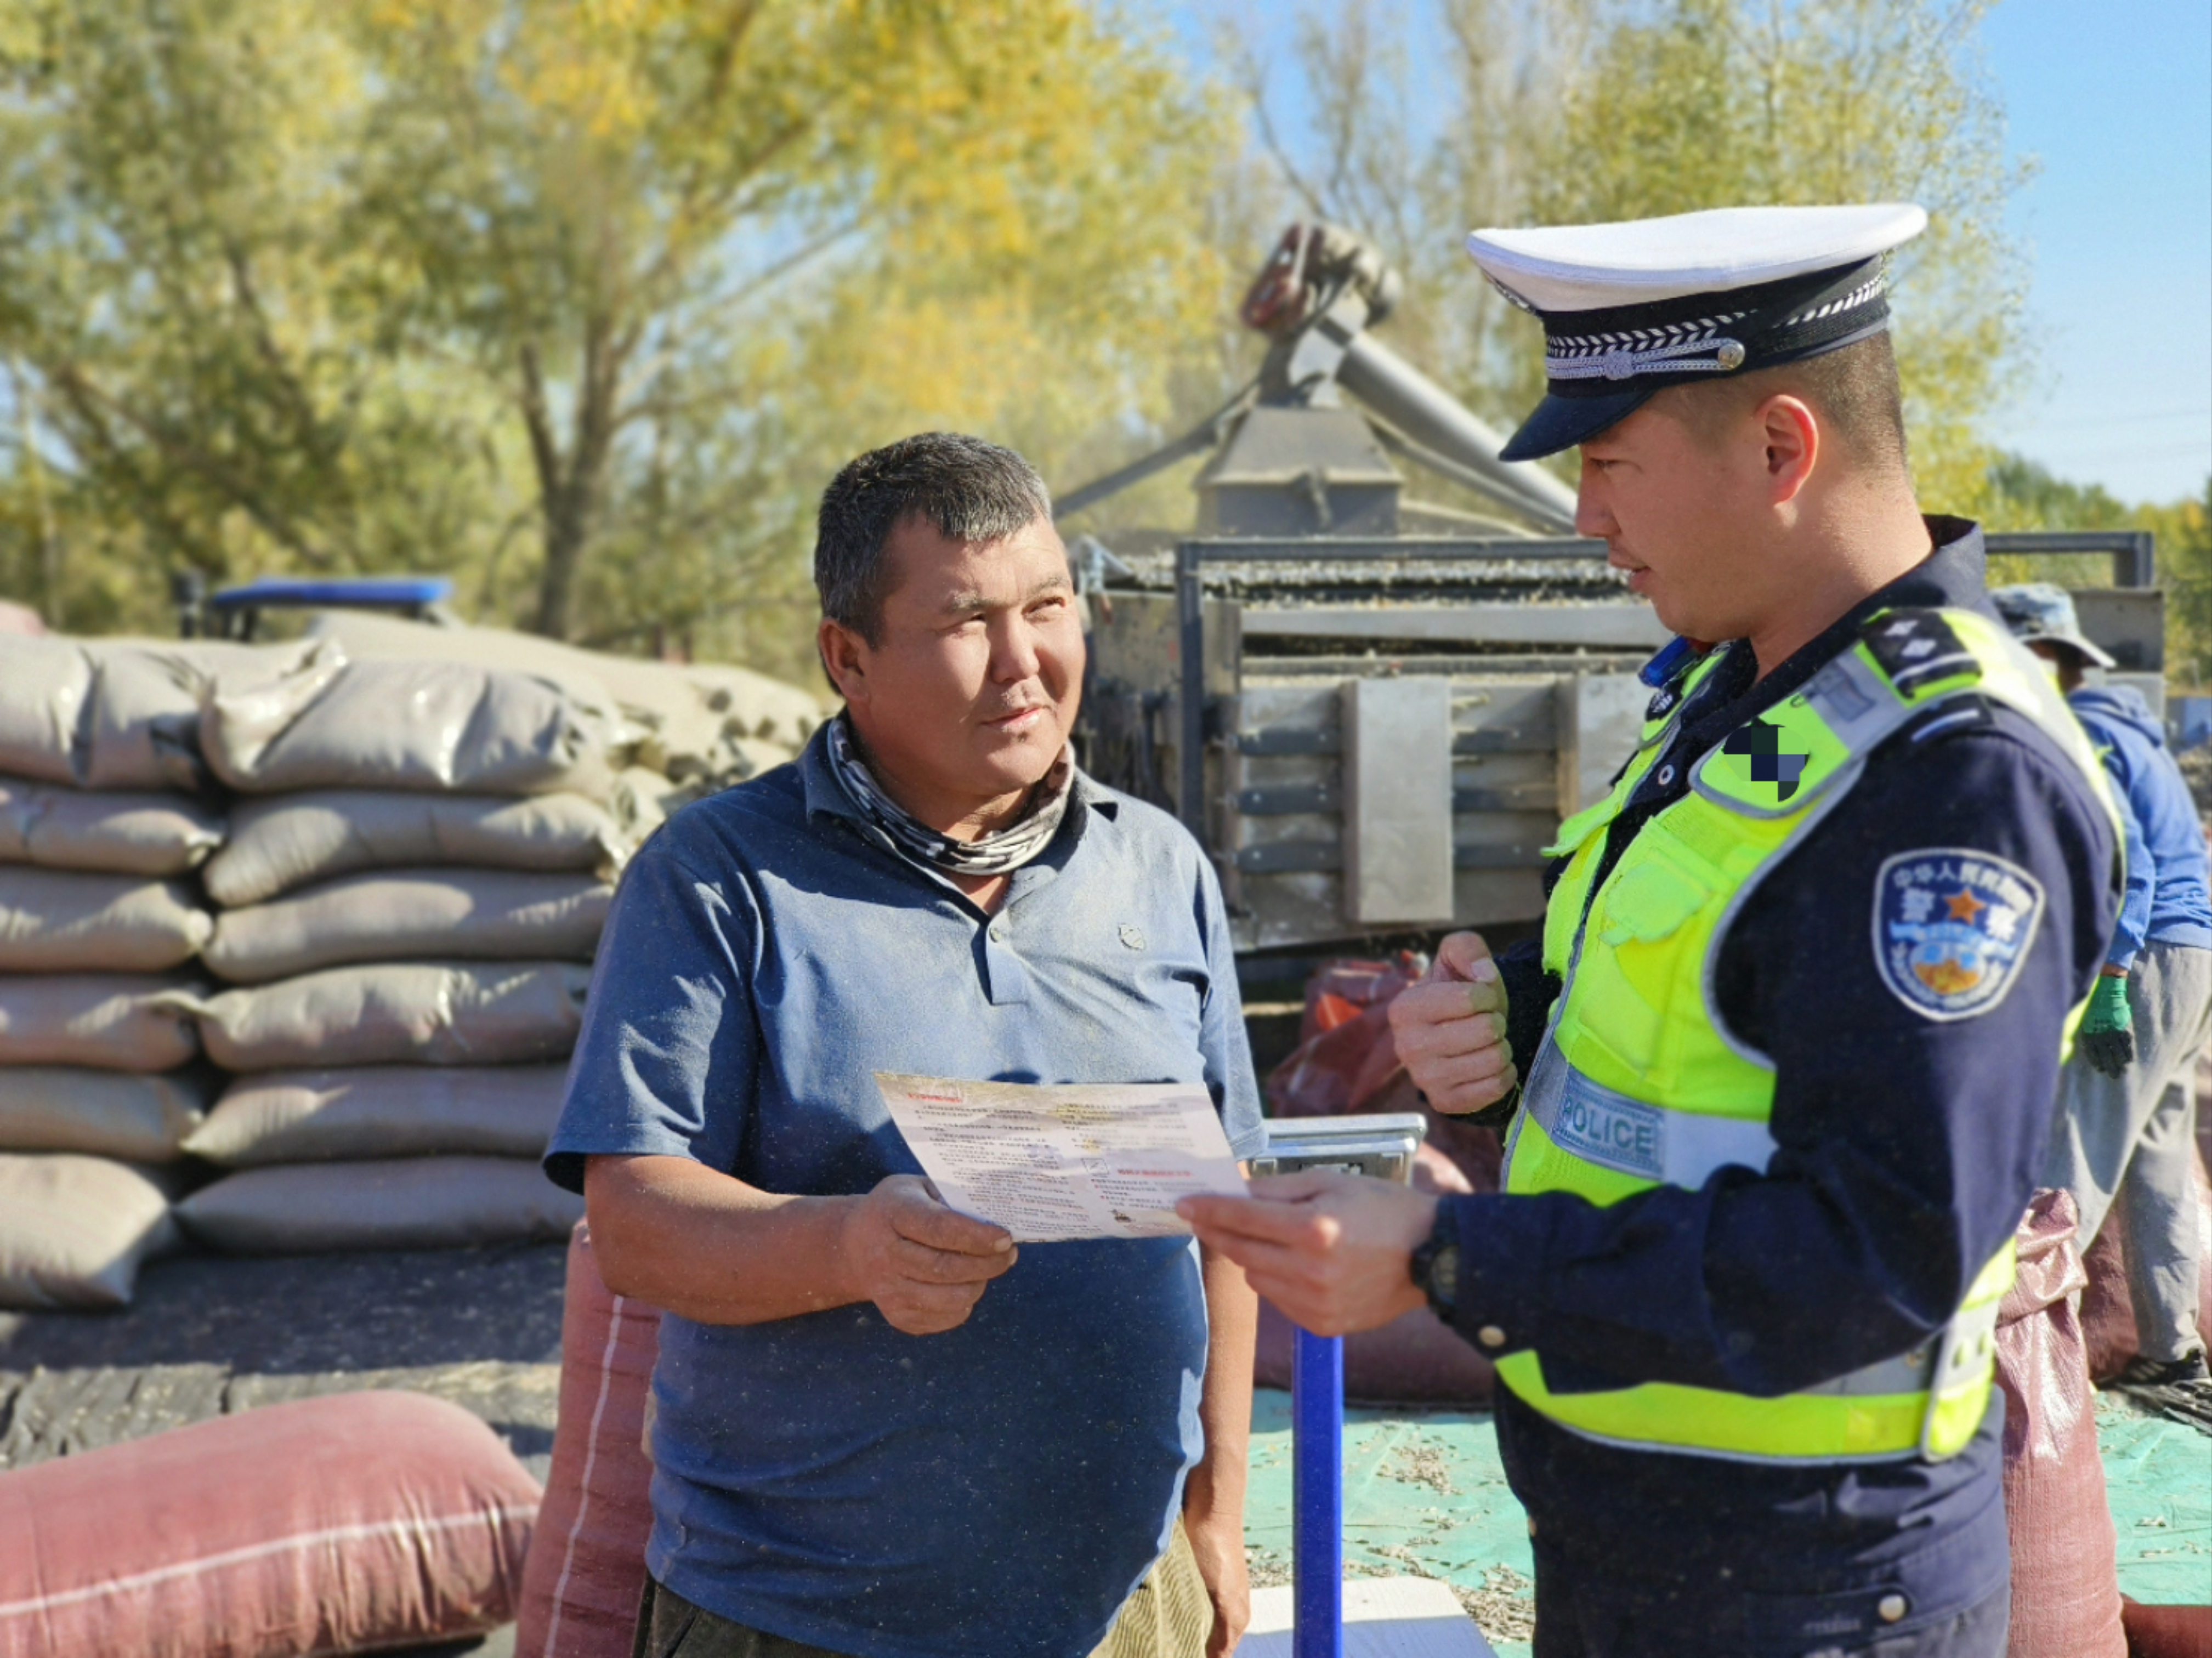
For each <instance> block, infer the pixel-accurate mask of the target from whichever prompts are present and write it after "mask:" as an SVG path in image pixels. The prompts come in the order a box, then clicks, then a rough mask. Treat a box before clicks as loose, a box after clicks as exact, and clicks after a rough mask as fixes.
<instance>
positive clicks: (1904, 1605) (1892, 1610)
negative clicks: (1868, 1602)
mask: <svg viewBox="0 0 2212 1658" xmlns="http://www.w3.org/2000/svg"><path fill="white" fill-rule="evenodd" d="M1874 1609H1875V1615H1876V1616H1878V1617H1879V1618H1881V1621H1882V1622H1883V1623H1885V1624H1894V1623H1895V1622H1897V1621H1898V1619H1900V1618H1902V1617H1904V1616H1905V1613H1906V1612H1911V1610H1912V1603H1911V1601H1910V1600H1906V1599H1905V1597H1904V1596H1903V1595H1901V1594H1885V1595H1883V1596H1882V1597H1881V1600H1877V1601H1875V1606H1874Z"/></svg>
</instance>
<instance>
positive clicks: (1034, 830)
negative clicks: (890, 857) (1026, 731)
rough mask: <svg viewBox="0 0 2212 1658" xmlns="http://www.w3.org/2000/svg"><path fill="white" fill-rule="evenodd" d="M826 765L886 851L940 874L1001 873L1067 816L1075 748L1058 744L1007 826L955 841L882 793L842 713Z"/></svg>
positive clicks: (1029, 855)
mask: <svg viewBox="0 0 2212 1658" xmlns="http://www.w3.org/2000/svg"><path fill="white" fill-rule="evenodd" d="M829 768H830V769H831V770H832V771H834V772H835V773H836V774H837V780H838V782H839V783H841V784H842V785H843V786H844V790H845V793H846V795H847V796H848V798H849V799H851V800H852V802H853V804H854V805H855V806H857V807H859V808H860V815H861V817H862V819H863V823H862V824H861V829H862V832H863V833H865V834H866V835H867V836H868V838H869V839H870V840H872V841H875V843H876V844H877V845H878V846H880V847H883V848H884V850H885V851H886V852H890V853H896V854H897V855H898V856H899V857H901V858H903V859H907V860H908V862H909V863H915V864H920V865H922V867H924V868H925V869H933V870H936V871H938V872H940V873H943V874H945V875H1004V874H1006V872H1008V871H1010V870H1017V869H1019V868H1020V867H1021V866H1022V865H1024V864H1026V863H1028V862H1029V861H1030V859H1034V858H1036V856H1037V855H1038V854H1039V853H1042V852H1043V850H1044V849H1045V848H1046V847H1048V846H1049V845H1051V844H1052V837H1053V836H1054V835H1057V834H1058V833H1060V820H1061V819H1062V818H1063V817H1066V816H1067V802H1068V799H1069V797H1070V796H1071V795H1072V794H1073V792H1074V788H1075V750H1073V747H1065V748H1062V749H1061V750H1060V758H1059V759H1057V760H1055V761H1054V762H1052V769H1051V770H1049V771H1048V772H1047V773H1045V774H1044V775H1043V776H1042V778H1040V779H1039V780H1037V782H1036V786H1035V787H1033V788H1032V789H1031V790H1030V801H1029V805H1027V806H1025V807H1024V808H1023V810H1022V815H1021V816H1020V817H1017V818H1016V819H1015V820H1014V821H1013V822H1012V823H1009V824H1007V825H1006V828H1004V829H999V830H996V831H994V833H992V834H989V835H983V836H982V837H981V838H980V839H978V840H974V841H956V840H954V839H953V838H952V837H951V835H945V834H942V833H940V832H939V831H938V830H936V829H932V828H930V827H929V826H928V825H927V823H921V822H919V821H918V820H916V818H915V816H914V814H913V813H911V812H909V811H907V809H906V808H905V807H903V806H902V805H899V804H898V802H896V800H894V799H891V798H890V796H889V795H888V794H886V793H884V790H883V786H882V785H881V784H879V783H878V782H877V781H876V779H875V774H873V773H872V772H871V771H870V770H869V769H868V767H867V762H866V761H864V760H862V759H861V758H860V743H859V741H858V739H857V738H854V734H853V728H852V726H851V724H850V723H849V721H848V719H847V716H845V715H844V714H839V715H838V716H837V717H836V719H835V720H831V721H830V722H829Z"/></svg>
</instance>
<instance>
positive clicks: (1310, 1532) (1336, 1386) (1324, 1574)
mask: <svg viewBox="0 0 2212 1658" xmlns="http://www.w3.org/2000/svg"><path fill="white" fill-rule="evenodd" d="M1291 1571H1292V1575H1293V1578H1294V1587H1293V1588H1292V1589H1291V1608H1292V1614H1293V1619H1292V1623H1291V1658H1344V1338H1343V1337H1341V1336H1317V1335H1310V1334H1308V1333H1306V1332H1305V1331H1304V1330H1299V1331H1297V1332H1296V1333H1295V1335H1294V1337H1293V1339H1292V1342H1291Z"/></svg>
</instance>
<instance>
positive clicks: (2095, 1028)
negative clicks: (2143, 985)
mask: <svg viewBox="0 0 2212 1658" xmlns="http://www.w3.org/2000/svg"><path fill="white" fill-rule="evenodd" d="M2134 1023H2135V1016H2134V1015H2133V1014H2131V1013H2130V1012H2129V1011H2128V981H2126V979H2124V978H2123V977H2120V976H2119V975H2115V974H2111V973H2100V974H2099V975H2097V987H2096V988H2095V989H2094V990H2093V991H2091V992H2090V993H2089V1006H2088V1011H2087V1012H2085V1013H2083V1014H2082V1016H2081V1034H2080V1035H2078V1036H2076V1037H2075V1039H2074V1046H2075V1048H2079V1049H2080V1050H2081V1057H2082V1059H2083V1060H2087V1062H2088V1064H2089V1066H2090V1067H2091V1069H2093V1070H2096V1071H2100V1072H2103V1073H2104V1074H2105V1075H2106V1076H2107V1077H2118V1076H2121V1075H2124V1073H2125V1072H2126V1071H2127V1068H2128V1067H2129V1066H2130V1065H2132V1064H2134V1063H2135V1058H2136V1038H2135V1032H2134V1030H2133V1029H2132V1027H2133V1025H2134Z"/></svg>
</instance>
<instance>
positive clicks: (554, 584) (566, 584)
mask: <svg viewBox="0 0 2212 1658" xmlns="http://www.w3.org/2000/svg"><path fill="white" fill-rule="evenodd" d="M570 493H571V492H570V491H568V490H562V492H561V495H562V497H567V496H568V495H570ZM578 507H579V503H577V502H575V501H573V500H569V499H557V500H554V501H547V502H546V503H545V508H546V511H545V568H544V572H543V573H542V574H540V575H539V576H538V616H537V619H536V620H535V621H534V622H532V623H531V627H532V630H533V631H534V632H537V633H541V634H544V635H545V636H546V637H547V638H548V639H566V638H567V637H568V612H569V610H570V608H571V605H572V603H573V601H574V597H575V592H576V569H577V567H578V566H579V565H580V564H581V563H582V562H584V542H585V540H586V536H587V534H588V531H587V530H586V525H585V523H584V518H585V514H584V513H582V512H581V511H580V510H578Z"/></svg>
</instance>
